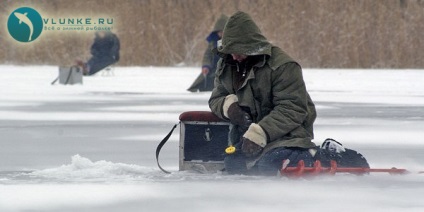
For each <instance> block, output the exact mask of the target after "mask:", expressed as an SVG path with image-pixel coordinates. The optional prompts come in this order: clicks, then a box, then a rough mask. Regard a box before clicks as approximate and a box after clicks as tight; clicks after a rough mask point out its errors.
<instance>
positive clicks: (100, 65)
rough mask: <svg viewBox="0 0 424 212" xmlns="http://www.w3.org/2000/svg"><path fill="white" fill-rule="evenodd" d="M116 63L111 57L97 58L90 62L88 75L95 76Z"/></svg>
mask: <svg viewBox="0 0 424 212" xmlns="http://www.w3.org/2000/svg"><path fill="white" fill-rule="evenodd" d="M115 62H116V61H115V59H113V58H112V57H110V56H95V57H92V58H90V59H89V60H88V62H87V68H88V74H87V75H89V76H90V75H93V74H96V73H97V72H99V71H101V70H102V69H104V68H106V67H108V66H110V65H112V64H114V63H115Z"/></svg>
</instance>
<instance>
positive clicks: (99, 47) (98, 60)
mask: <svg viewBox="0 0 424 212" xmlns="http://www.w3.org/2000/svg"><path fill="white" fill-rule="evenodd" d="M119 49H120V43H119V39H118V37H117V36H116V35H115V34H114V33H112V32H111V31H98V32H96V33H95V38H94V42H93V45H92V46H91V55H92V57H91V58H90V59H89V60H88V61H87V62H86V63H84V62H82V61H81V60H77V65H79V66H81V67H82V68H83V73H84V75H88V76H90V75H94V74H96V73H97V72H99V71H101V70H102V69H104V68H106V67H108V66H110V65H112V64H114V63H116V62H118V61H119Z"/></svg>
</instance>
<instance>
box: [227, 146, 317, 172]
mask: <svg viewBox="0 0 424 212" xmlns="http://www.w3.org/2000/svg"><path fill="white" fill-rule="evenodd" d="M287 159H288V160H290V163H289V164H288V166H296V165H297V163H298V162H299V161H300V160H303V161H304V162H305V166H309V167H310V166H313V163H314V158H313V157H312V155H311V154H310V153H309V151H308V149H303V148H286V147H279V148H275V149H272V150H270V151H268V152H267V153H265V154H264V155H263V156H262V157H261V158H260V159H259V160H258V161H257V162H256V164H255V165H254V166H253V167H252V168H250V169H248V168H247V166H246V162H247V161H248V158H246V157H245V156H244V154H243V153H242V152H241V150H238V151H236V152H235V153H234V154H231V155H228V156H227V157H225V159H224V163H225V169H226V171H227V172H228V173H229V174H244V175H266V176H276V175H277V174H278V171H279V170H280V169H281V168H282V165H283V160H287Z"/></svg>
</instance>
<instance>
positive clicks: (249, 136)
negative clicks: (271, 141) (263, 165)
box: [241, 123, 267, 157]
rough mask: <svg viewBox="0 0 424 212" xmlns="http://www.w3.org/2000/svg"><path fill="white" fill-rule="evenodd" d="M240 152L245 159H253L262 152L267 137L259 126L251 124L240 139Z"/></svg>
mask: <svg viewBox="0 0 424 212" xmlns="http://www.w3.org/2000/svg"><path fill="white" fill-rule="evenodd" d="M241 142H242V145H241V151H242V152H243V153H244V154H245V156H246V157H255V156H257V155H258V154H259V153H261V152H262V150H263V148H264V147H265V146H266V144H267V136H266V133H265V131H264V130H263V129H262V127H261V126H259V124H255V123H253V124H251V125H250V126H249V129H248V130H247V131H246V133H244V135H243V137H242V138H241Z"/></svg>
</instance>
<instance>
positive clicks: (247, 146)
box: [241, 137, 263, 157]
mask: <svg viewBox="0 0 424 212" xmlns="http://www.w3.org/2000/svg"><path fill="white" fill-rule="evenodd" d="M241 142H242V145H241V151H242V152H243V153H244V155H245V156H246V157H255V156H256V155H258V154H259V153H261V152H262V149H263V148H262V147H261V146H259V145H257V144H256V143H255V142H253V141H251V140H249V139H248V138H245V137H242V138H241Z"/></svg>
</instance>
